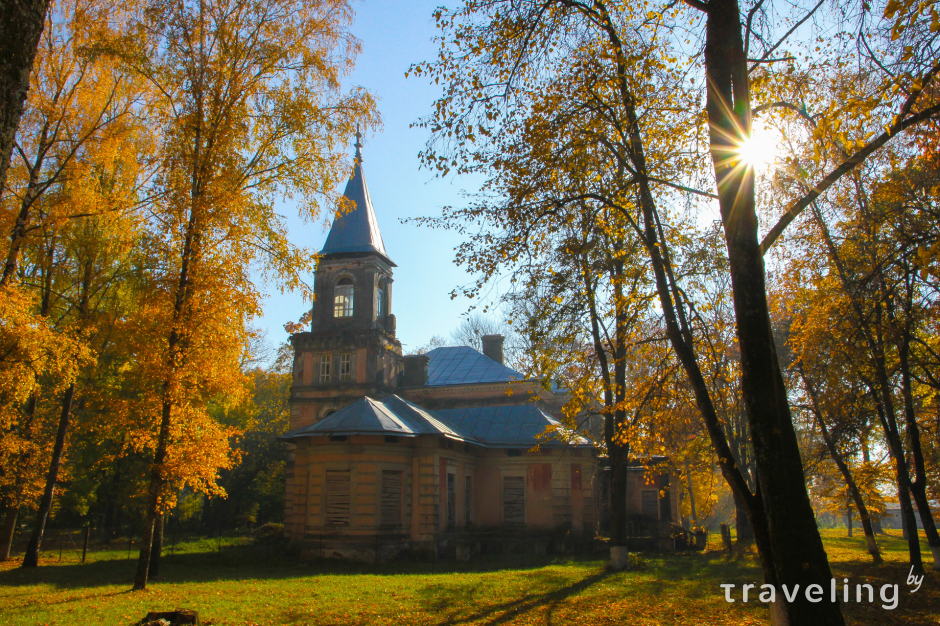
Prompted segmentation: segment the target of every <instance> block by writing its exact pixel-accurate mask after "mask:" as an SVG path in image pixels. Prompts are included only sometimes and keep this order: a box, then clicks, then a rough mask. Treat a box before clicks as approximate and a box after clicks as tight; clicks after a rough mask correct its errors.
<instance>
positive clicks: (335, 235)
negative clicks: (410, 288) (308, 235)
mask: <svg viewBox="0 0 940 626" xmlns="http://www.w3.org/2000/svg"><path fill="white" fill-rule="evenodd" d="M361 140H362V133H360V132H359V127H358V126H357V127H356V143H355V144H354V145H355V147H356V158H355V162H354V164H353V174H352V178H350V179H349V182H348V183H346V190H345V191H344V192H343V195H344V196H345V197H346V198H348V199H349V200H351V201H352V202H353V203H354V204H355V207H354V208H353V209H351V210H350V211H348V212H346V213H343V214H341V215H340V214H338V215H337V216H336V217H335V218H334V220H333V226H332V228H330V234H329V235H328V236H327V238H326V243H325V244H324V245H323V250H321V251H320V254H322V255H324V256H326V255H333V254H343V253H356V252H360V253H367V254H368V253H372V254H377V255H379V256H380V257H382V259H384V260H385V261H387V262H388V263H391V265H392V266H395V264H394V263H392V260H391V259H390V258H388V253H387V252H385V243H384V242H383V241H382V233H381V232H380V231H379V223H378V221H377V220H376V219H375V209H373V208H372V198H371V197H370V196H369V187H368V185H366V178H365V176H364V175H363V173H362V143H361Z"/></svg>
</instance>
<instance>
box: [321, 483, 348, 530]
mask: <svg viewBox="0 0 940 626" xmlns="http://www.w3.org/2000/svg"><path fill="white" fill-rule="evenodd" d="M326 525H327V526H349V470H327V472H326Z"/></svg>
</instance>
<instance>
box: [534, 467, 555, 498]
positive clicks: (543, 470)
mask: <svg viewBox="0 0 940 626" xmlns="http://www.w3.org/2000/svg"><path fill="white" fill-rule="evenodd" d="M529 486H530V487H532V490H533V491H548V490H551V488H552V465H551V463H536V464H533V465H530V466H529Z"/></svg>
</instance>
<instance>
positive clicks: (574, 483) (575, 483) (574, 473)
mask: <svg viewBox="0 0 940 626" xmlns="http://www.w3.org/2000/svg"><path fill="white" fill-rule="evenodd" d="M571 488H572V489H581V464H580V463H572V464H571Z"/></svg>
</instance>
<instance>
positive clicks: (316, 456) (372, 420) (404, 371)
mask: <svg viewBox="0 0 940 626" xmlns="http://www.w3.org/2000/svg"><path fill="white" fill-rule="evenodd" d="M360 148H361V146H360V145H359V143H358V142H357V144H356V159H355V164H354V169H353V175H352V177H351V178H350V180H349V182H348V184H347V186H346V190H345V192H344V195H345V197H346V198H347V199H348V200H350V201H351V202H350V205H351V207H352V208H350V209H349V210H347V211H345V212H343V213H342V214H339V215H338V216H337V217H336V218H335V220H334V222H333V225H332V228H331V230H330V233H329V236H328V237H327V240H326V243H325V245H324V248H323V250H322V251H321V260H320V262H319V264H318V266H317V269H316V274H315V284H314V292H315V301H314V305H313V310H312V318H311V325H310V330H309V331H308V332H302V333H295V334H294V335H292V336H291V343H292V345H293V348H294V354H295V357H294V365H293V384H292V387H291V395H290V409H291V418H290V431H289V432H288V433H287V434H285V435H284V436H283V437H282V439H284V440H285V441H287V442H288V444H289V445H290V448H291V455H290V456H291V461H290V469H289V471H288V478H287V511H286V518H285V527H286V531H287V533H288V535H289V537H290V539H291V540H292V542H293V543H295V544H296V545H299V546H300V547H301V550H302V553H303V554H304V555H305V556H306V557H309V558H316V557H341V558H351V559H356V560H370V561H371V560H373V559H376V560H384V559H389V558H393V557H394V556H395V555H398V554H402V553H413V554H423V555H434V556H439V555H442V554H444V555H448V554H449V555H453V556H458V557H461V558H463V557H467V556H469V555H470V554H471V553H473V552H476V551H481V550H482V551H487V550H500V551H502V550H506V549H523V548H524V547H525V546H528V548H529V549H531V550H534V551H537V552H538V551H544V550H559V549H567V548H568V547H569V546H570V545H572V544H573V543H577V542H582V541H590V540H591V539H592V538H593V535H594V532H595V528H596V525H597V522H598V514H599V512H600V510H601V507H600V506H599V504H598V501H597V497H598V496H597V491H598V489H599V481H597V476H598V450H597V449H596V447H595V446H593V445H592V444H590V443H589V441H588V440H587V439H585V438H584V437H581V436H579V435H578V434H577V433H571V432H566V431H565V430H564V429H563V428H562V427H561V425H560V423H559V421H558V420H557V419H556V416H557V415H559V411H560V408H561V406H562V404H563V403H564V397H563V395H562V394H561V393H559V392H558V391H557V390H553V389H547V388H545V386H543V385H542V384H541V383H540V382H539V381H536V380H529V379H526V378H525V377H524V376H523V375H522V374H520V373H519V372H516V371H514V370H512V369H511V368H509V367H506V365H505V364H504V363H503V345H502V341H503V338H502V337H501V336H498V335H494V336H487V337H484V341H483V352H482V353H481V352H479V351H477V350H474V349H472V348H468V347H445V348H438V349H435V350H432V351H430V352H429V353H427V354H424V355H415V356H403V355H402V350H401V343H400V342H399V341H398V340H397V339H396V338H395V317H394V315H393V314H392V284H393V268H395V267H396V266H395V264H394V263H393V262H392V260H391V259H390V258H389V256H388V254H387V253H386V251H385V246H384V243H383V241H382V236H381V233H380V231H379V228H378V222H377V220H376V216H375V211H374V208H373V206H372V200H371V197H370V195H369V190H368V187H367V185H366V181H365V177H364V174H363V171H362V154H361V150H360ZM651 480H653V481H654V482H655V481H657V480H658V481H659V483H657V484H656V487H655V488H652V489H648V490H646V491H650V492H651V493H655V494H663V493H664V494H665V496H662V495H657V501H656V505H657V506H656V507H655V509H656V515H657V518H659V516H664V517H669V516H670V515H671V516H672V517H671V518H670V519H676V515H675V513H674V512H673V511H674V509H675V503H674V502H672V499H670V497H669V489H668V480H666V481H665V485H666V488H665V489H664V490H663V489H661V488H660V487H661V485H660V483H661V482H663V481H662V479H661V478H656V477H654V478H653V479H651ZM644 493H645V491H644ZM638 494H639V492H638ZM649 497H650V496H649V495H643V494H639V495H638V498H640V499H641V500H638V501H637V503H636V508H637V513H638V514H639V513H641V512H643V513H644V514H651V512H652V511H653V507H651V505H650V503H649V502H647V501H646V500H642V498H646V499H647V500H648V499H649ZM663 497H665V498H666V500H665V503H660V499H662V498H663Z"/></svg>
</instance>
